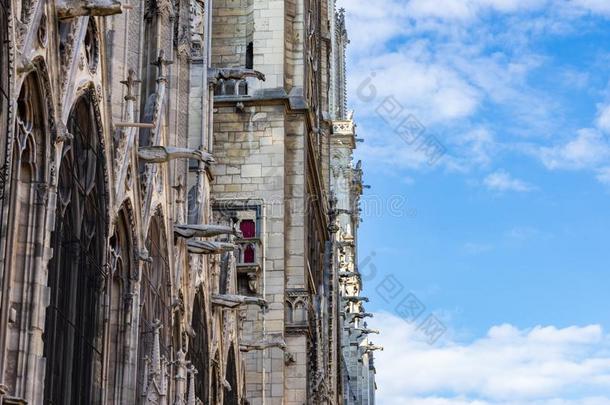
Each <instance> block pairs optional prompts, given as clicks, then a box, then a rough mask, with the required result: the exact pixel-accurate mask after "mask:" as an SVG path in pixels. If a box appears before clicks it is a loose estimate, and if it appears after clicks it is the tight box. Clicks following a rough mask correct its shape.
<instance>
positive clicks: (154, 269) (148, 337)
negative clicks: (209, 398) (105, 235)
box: [137, 213, 172, 403]
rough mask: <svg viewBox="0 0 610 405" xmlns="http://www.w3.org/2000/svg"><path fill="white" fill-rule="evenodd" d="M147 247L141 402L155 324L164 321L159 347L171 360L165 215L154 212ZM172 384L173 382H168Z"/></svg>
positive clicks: (142, 288) (142, 294)
mask: <svg viewBox="0 0 610 405" xmlns="http://www.w3.org/2000/svg"><path fill="white" fill-rule="evenodd" d="M146 249H147V251H148V254H149V257H150V259H151V260H150V261H149V262H147V263H146V264H145V265H144V266H143V268H142V279H141V281H140V321H139V329H140V332H139V342H138V377H137V380H138V381H137V389H138V398H139V401H140V402H141V403H143V402H142V401H144V397H143V395H144V394H145V392H144V390H145V387H146V385H147V384H146V382H145V381H144V377H145V376H144V374H145V373H144V370H145V363H146V359H151V358H152V349H153V338H154V331H155V326H154V325H155V323H156V322H157V321H160V322H161V326H162V327H161V330H160V336H159V349H160V354H161V356H163V357H165V359H166V360H168V361H169V360H171V335H172V333H171V332H172V321H171V320H172V317H171V284H170V278H169V261H168V254H167V239H166V237H165V226H164V221H163V216H162V215H161V214H159V213H157V214H155V215H154V216H153V217H152V219H151V221H150V225H149V228H148V236H147V238H146ZM169 382H170V383H171V381H169Z"/></svg>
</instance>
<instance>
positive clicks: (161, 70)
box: [150, 49, 174, 80]
mask: <svg viewBox="0 0 610 405" xmlns="http://www.w3.org/2000/svg"><path fill="white" fill-rule="evenodd" d="M173 63H174V61H173V60H167V59H165V51H164V50H163V49H161V50H160V51H159V56H158V57H157V59H156V60H155V61H154V62H151V63H150V64H151V65H153V66H156V67H157V80H165V79H167V78H166V77H165V74H166V71H165V70H166V69H165V67H166V66H167V65H171V64H173Z"/></svg>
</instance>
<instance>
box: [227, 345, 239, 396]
mask: <svg viewBox="0 0 610 405" xmlns="http://www.w3.org/2000/svg"><path fill="white" fill-rule="evenodd" d="M235 358H236V357H235V347H234V346H233V345H231V347H230V349H229V354H228V356H227V366H226V372H225V380H226V381H227V382H228V383H229V385H230V386H231V389H229V387H228V386H225V389H224V395H223V405H238V404H239V403H238V400H239V394H238V388H239V387H238V385H237V363H236V360H235Z"/></svg>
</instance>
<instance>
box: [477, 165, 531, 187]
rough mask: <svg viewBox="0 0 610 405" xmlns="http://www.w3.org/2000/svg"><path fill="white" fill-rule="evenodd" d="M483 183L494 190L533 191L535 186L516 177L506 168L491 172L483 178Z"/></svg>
mask: <svg viewBox="0 0 610 405" xmlns="http://www.w3.org/2000/svg"><path fill="white" fill-rule="evenodd" d="M483 184H484V185H485V186H486V187H487V188H488V189H489V190H492V191H500V192H504V191H517V192H526V191H532V190H533V189H534V188H533V187H532V186H531V185H530V184H528V183H526V182H524V181H522V180H519V179H515V178H514V177H512V176H511V175H510V173H508V172H507V171H505V170H498V171H495V172H494V173H491V174H489V175H488V176H487V177H485V179H484V180H483Z"/></svg>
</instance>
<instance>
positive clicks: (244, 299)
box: [212, 294, 268, 309]
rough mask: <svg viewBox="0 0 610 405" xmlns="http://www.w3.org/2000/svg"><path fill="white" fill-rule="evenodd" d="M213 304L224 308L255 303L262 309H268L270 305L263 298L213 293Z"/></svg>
mask: <svg viewBox="0 0 610 405" xmlns="http://www.w3.org/2000/svg"><path fill="white" fill-rule="evenodd" d="M212 304H214V305H217V306H220V307H224V308H237V307H238V306H240V305H249V304H254V305H258V306H259V307H261V308H262V309H267V306H268V304H267V300H264V299H262V298H259V297H248V296H245V295H233V294H214V295H212Z"/></svg>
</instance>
